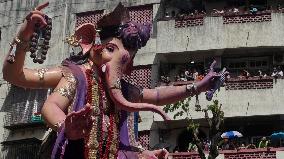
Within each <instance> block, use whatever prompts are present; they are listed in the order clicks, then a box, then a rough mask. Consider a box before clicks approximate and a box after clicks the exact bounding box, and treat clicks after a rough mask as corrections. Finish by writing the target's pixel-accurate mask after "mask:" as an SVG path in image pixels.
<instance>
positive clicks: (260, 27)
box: [157, 13, 284, 53]
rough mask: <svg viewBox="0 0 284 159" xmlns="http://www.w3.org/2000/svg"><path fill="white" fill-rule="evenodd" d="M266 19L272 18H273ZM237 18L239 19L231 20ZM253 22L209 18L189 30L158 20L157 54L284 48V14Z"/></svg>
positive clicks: (219, 17) (171, 21)
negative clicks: (243, 48) (244, 48)
mask: <svg viewBox="0 0 284 159" xmlns="http://www.w3.org/2000/svg"><path fill="white" fill-rule="evenodd" d="M266 16H271V17H270V18H271V19H270V18H269V17H266ZM235 18H237V20H232V19H235ZM252 19H253V18H251V17H249V18H248V17H241V18H240V16H239V17H225V19H224V17H221V16H218V17H207V16H206V17H204V18H203V23H202V24H203V25H197V26H190V25H189V26H186V27H176V25H177V24H176V20H174V19H172V20H168V21H158V22H157V53H170V52H190V51H197V50H212V49H226V48H240V47H279V46H283V45H284V41H283V40H281V39H282V37H283V36H284V29H283V27H284V14H283V13H271V15H263V17H260V16H259V17H257V16H256V17H254V20H255V21H256V22H253V21H251V20H252ZM190 20H191V19H190ZM224 20H225V21H224ZM191 21H192V20H191ZM191 21H190V23H191ZM233 21H234V22H235V21H236V22H237V21H239V23H233ZM242 21H246V23H242ZM247 21H248V22H247ZM257 21H262V22H257ZM227 23H228V24H227Z"/></svg>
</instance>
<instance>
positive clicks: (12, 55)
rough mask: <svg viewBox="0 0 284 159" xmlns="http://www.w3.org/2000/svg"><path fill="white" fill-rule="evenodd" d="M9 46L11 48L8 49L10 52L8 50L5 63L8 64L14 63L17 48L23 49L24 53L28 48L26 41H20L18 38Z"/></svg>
mask: <svg viewBox="0 0 284 159" xmlns="http://www.w3.org/2000/svg"><path fill="white" fill-rule="evenodd" d="M9 45H10V46H11V47H10V50H9V53H8V54H9V56H8V59H7V61H8V62H9V63H11V64H12V63H14V62H15V56H16V49H17V48H18V47H19V48H24V51H25V52H26V51H28V49H27V48H28V47H29V43H28V42H27V41H23V40H21V39H20V38H19V37H15V38H14V39H13V41H12V42H11V43H9Z"/></svg>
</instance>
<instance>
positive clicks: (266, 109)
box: [154, 79, 284, 121]
mask: <svg viewBox="0 0 284 159" xmlns="http://www.w3.org/2000/svg"><path fill="white" fill-rule="evenodd" d="M283 90H284V80H283V79H278V80H277V83H275V82H274V84H273V88H272V89H259V90H257V89H247V90H225V88H224V87H221V90H220V92H217V93H216V94H215V95H214V97H213V100H214V99H218V100H219V102H220V103H221V104H222V110H223V111H224V113H225V117H234V116H254V115H272V114H284V109H283V103H284V93H283ZM199 103H200V105H201V106H202V107H204V108H205V107H206V106H207V105H209V104H211V103H212V102H209V101H207V100H206V99H205V95H204V93H202V94H200V95H199ZM190 105H192V107H191V116H192V118H193V119H198V118H203V114H202V113H200V112H196V111H194V109H195V107H194V105H195V98H192V100H191V101H190ZM168 115H169V116H170V117H173V115H174V113H169V114H168ZM154 116H155V119H154V120H155V121H158V120H159V121H161V117H160V116H159V115H157V114H155V115H154ZM185 117H186V116H182V117H180V118H178V119H184V118H185Z"/></svg>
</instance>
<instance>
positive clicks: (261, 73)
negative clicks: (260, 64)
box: [238, 66, 283, 79]
mask: <svg viewBox="0 0 284 159" xmlns="http://www.w3.org/2000/svg"><path fill="white" fill-rule="evenodd" d="M250 77H259V78H260V79H261V78H265V77H273V78H275V79H277V78H282V77H283V71H282V69H281V66H278V67H274V68H273V70H272V72H271V73H265V72H264V71H262V70H258V71H257V73H256V74H251V73H250V72H249V71H248V70H242V72H241V74H240V75H239V76H238V78H246V79H248V78H250Z"/></svg>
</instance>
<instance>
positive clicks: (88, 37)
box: [75, 23, 96, 54]
mask: <svg viewBox="0 0 284 159" xmlns="http://www.w3.org/2000/svg"><path fill="white" fill-rule="evenodd" d="M75 36H76V39H77V40H78V41H79V45H80V46H81V48H82V50H83V51H82V52H83V54H85V53H87V52H89V51H90V49H91V48H92V46H93V43H94V41H95V38H96V29H95V25H94V24H92V23H85V24H82V25H80V26H79V27H77V28H76V31H75Z"/></svg>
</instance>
